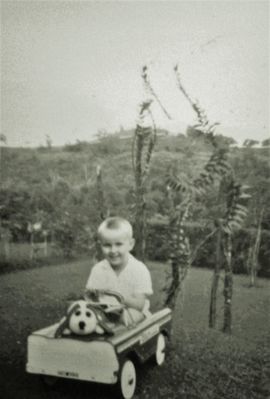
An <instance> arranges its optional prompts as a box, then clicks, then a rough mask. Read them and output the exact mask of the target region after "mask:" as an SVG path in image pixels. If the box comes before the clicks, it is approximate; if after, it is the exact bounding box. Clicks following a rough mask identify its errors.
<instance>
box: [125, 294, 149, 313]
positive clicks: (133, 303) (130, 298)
mask: <svg viewBox="0 0 270 399" xmlns="http://www.w3.org/2000/svg"><path fill="white" fill-rule="evenodd" d="M146 298H147V296H146V295H145V294H133V295H126V296H125V297H124V300H123V302H124V305H126V306H128V307H129V308H133V309H137V310H139V311H142V310H143V308H144V305H145V300H146Z"/></svg>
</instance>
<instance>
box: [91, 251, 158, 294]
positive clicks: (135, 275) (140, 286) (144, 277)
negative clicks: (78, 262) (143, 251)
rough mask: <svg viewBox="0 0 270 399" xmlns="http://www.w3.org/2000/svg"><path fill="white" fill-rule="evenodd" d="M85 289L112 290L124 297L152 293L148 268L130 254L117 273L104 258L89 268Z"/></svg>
mask: <svg viewBox="0 0 270 399" xmlns="http://www.w3.org/2000/svg"><path fill="white" fill-rule="evenodd" d="M86 289H100V290H112V291H116V292H118V293H119V294H121V295H123V296H124V297H125V296H126V295H132V294H145V295H151V294H153V289H152V281H151V276H150V273H149V270H148V269H147V267H146V266H145V264H144V263H142V262H140V261H139V260H137V259H136V258H134V256H132V255H131V254H129V258H128V263H127V265H126V267H125V268H124V269H123V270H122V271H121V272H120V274H118V275H117V274H116V273H115V271H114V270H113V268H112V267H111V265H110V264H109V262H108V261H107V260H106V259H104V260H102V261H101V262H99V263H97V264H96V265H95V266H94V267H93V269H92V270H91V273H90V276H89V278H88V281H87V284H86Z"/></svg>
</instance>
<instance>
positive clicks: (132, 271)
mask: <svg viewBox="0 0 270 399" xmlns="http://www.w3.org/2000/svg"><path fill="white" fill-rule="evenodd" d="M98 238H99V242H100V245H101V249H102V253H103V255H104V258H105V259H104V260H102V261H101V262H99V263H97V264H96V265H95V266H94V267H93V269H92V270H91V273H90V276H89V278H88V281H87V284H86V295H87V291H93V290H111V291H115V292H117V293H119V294H121V296H122V297H123V304H124V305H126V306H127V308H128V309H129V310H130V311H131V314H132V318H133V320H134V321H138V320H139V319H140V317H141V312H142V313H145V314H146V313H147V310H148V308H149V300H148V299H147V298H148V296H149V295H151V294H152V293H153V290H152V282H151V276H150V273H149V271H148V269H147V267H146V266H145V265H144V264H143V263H142V262H140V261H138V260H137V259H136V258H134V256H132V255H131V254H130V251H131V250H132V249H133V247H134V244H135V241H134V238H133V231H132V227H131V225H130V223H129V222H128V221H127V220H126V219H123V218H121V217H110V218H108V219H106V220H104V221H103V222H102V223H101V225H100V226H99V228H98Z"/></svg>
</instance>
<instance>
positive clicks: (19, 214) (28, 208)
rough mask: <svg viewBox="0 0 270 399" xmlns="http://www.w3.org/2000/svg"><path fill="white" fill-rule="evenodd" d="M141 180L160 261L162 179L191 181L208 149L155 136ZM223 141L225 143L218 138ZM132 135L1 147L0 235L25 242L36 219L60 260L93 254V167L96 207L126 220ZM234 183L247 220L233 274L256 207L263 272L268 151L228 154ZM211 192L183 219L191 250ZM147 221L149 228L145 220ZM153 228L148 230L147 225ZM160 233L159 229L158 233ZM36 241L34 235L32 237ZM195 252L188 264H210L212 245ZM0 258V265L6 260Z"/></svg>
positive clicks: (150, 248) (243, 256) (240, 268)
mask: <svg viewBox="0 0 270 399" xmlns="http://www.w3.org/2000/svg"><path fill="white" fill-rule="evenodd" d="M160 133H161V134H160V135H159V137H158V141H157V144H156V147H155V151H154V154H153V161H152V165H151V170H150V175H149V178H148V182H147V195H146V206H147V218H148V221H149V228H148V234H149V235H148V240H147V254H148V257H150V258H152V259H156V260H164V259H168V257H169V253H168V248H167V247H166V238H165V239H162V240H161V236H162V235H163V236H164V234H165V236H166V231H165V233H164V223H163V219H164V216H166V214H167V209H168V193H167V189H166V174H167V173H168V169H169V168H173V169H174V170H175V171H177V173H178V175H180V176H182V177H183V178H184V179H186V180H189V179H194V177H196V175H198V174H199V172H200V171H201V169H202V168H203V166H204V164H205V163H206V162H207V160H208V158H209V156H210V154H211V148H210V147H209V144H208V143H207V142H205V141H204V139H203V137H193V136H192V135H187V136H185V135H182V134H179V135H178V136H172V135H169V134H166V132H160ZM220 140H221V141H224V144H226V143H228V141H229V140H230V139H228V138H227V137H223V136H220ZM131 150H132V137H129V136H128V135H127V136H124V137H123V136H120V135H117V134H115V135H104V136H103V137H100V138H99V139H98V140H97V141H95V142H91V143H88V142H79V141H78V142H77V143H75V144H68V145H66V146H64V147H58V148H56V147H40V148H34V149H31V148H4V147H2V148H1V169H2V175H1V188H0V205H1V206H0V217H1V232H2V237H3V236H4V235H5V234H6V232H7V230H8V231H9V232H10V239H11V241H13V242H29V240H30V234H29V223H32V224H34V223H37V222H41V223H42V227H43V229H42V230H43V231H44V230H45V231H46V232H47V234H48V240H49V242H50V243H51V244H52V245H54V246H55V248H57V249H58V251H61V252H62V254H63V255H64V256H67V257H72V256H76V255H78V254H82V253H84V252H85V253H87V252H89V251H91V250H93V245H94V239H95V231H96V227H97V225H98V223H99V222H100V220H101V215H100V213H101V209H100V192H99V190H98V185H97V176H96V168H97V166H100V167H101V171H102V191H103V196H104V207H105V209H106V210H107V212H108V213H110V214H121V215H123V216H125V217H127V218H128V219H130V220H131V221H132V220H133V218H134V175H133V168H132V161H131ZM230 161H231V163H232V165H233V167H234V169H235V173H236V178H237V179H238V180H239V182H241V183H242V184H247V185H249V186H250V189H249V190H250V194H251V195H252V197H251V200H250V202H249V215H248V219H247V220H246V224H245V226H244V228H242V230H241V231H240V232H239V233H237V236H236V237H235V240H234V254H235V256H234V271H236V272H246V267H247V265H246V261H247V256H248V249H249V247H250V245H251V244H252V243H253V242H254V239H255V236H256V231H257V227H258V226H257V224H258V217H259V215H260V213H261V212H262V210H263V218H262V240H261V244H260V251H259V268H260V271H259V273H260V274H261V275H262V276H269V275H270V265H269V260H268V259H269V255H270V250H269V245H268V242H269V237H270V234H269V231H270V205H269V204H270V190H269V186H270V185H269V183H270V173H269V171H270V167H269V148H267V147H265V148H251V147H250V148H249V147H244V148H237V147H233V148H231V150H230ZM217 195H218V190H217V187H215V186H213V188H212V189H211V190H210V191H209V192H208V194H207V195H206V196H204V197H203V198H201V199H199V200H198V201H197V202H196V204H195V205H194V209H193V219H192V222H189V226H188V227H189V231H190V238H191V245H192V246H193V247H195V246H196V245H197V244H198V242H199V241H200V240H201V238H202V237H203V236H204V235H205V234H206V233H207V231H209V229H211V224H213V220H214V218H215V217H216V214H217V212H218V208H217V205H216V204H217ZM153 221H154V223H153ZM151 226H154V227H151ZM165 230H166V229H165ZM35 239H36V240H40V241H42V239H43V238H42V236H40V237H39V236H38V234H37V235H36V237H35ZM214 239H215V238H214V237H213V239H212V241H211V240H209V241H208V242H207V243H206V244H205V245H204V246H203V247H202V248H201V249H200V250H199V251H198V253H197V257H196V259H195V262H194V264H195V265H197V266H203V267H211V266H212V265H213V263H214V258H213V252H214V247H213V245H214V242H213V240H214ZM7 261H8V260H7V259H4V260H3V259H2V260H1V262H2V263H3V262H7Z"/></svg>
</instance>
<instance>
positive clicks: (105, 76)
mask: <svg viewBox="0 0 270 399" xmlns="http://www.w3.org/2000/svg"><path fill="white" fill-rule="evenodd" d="M176 64H178V66H179V71H180V73H181V79H182V83H183V85H184V86H185V88H186V89H187V91H188V92H189V93H190V95H191V96H192V97H193V98H194V99H198V100H199V102H200V104H201V106H202V107H203V108H204V109H205V111H206V112H207V115H208V118H209V119H210V120H211V121H212V122H213V123H214V122H219V123H220V127H219V129H218V132H220V133H222V134H226V135H228V136H231V137H233V138H234V139H235V140H237V141H238V142H242V141H243V140H244V139H245V138H253V139H257V140H259V141H260V140H263V139H265V138H268V137H269V109H270V104H269V71H270V69H269V2H268V1H254V2H252V1H233V2H230V1H221V0H219V1H218V0H216V1H174V2H173V1H110V2H104V1H96V2H94V1H77V0H73V1H57V0H51V1H39V0H35V1H18V2H17V1H2V2H1V118H0V120H1V126H0V127H1V134H4V135H5V136H6V138H7V143H8V145H10V146H28V145H31V146H39V145H44V144H45V143H46V135H48V136H49V137H50V138H51V140H52V143H53V145H63V144H66V143H73V142H76V140H81V141H83V140H86V141H88V140H91V138H93V137H94V136H95V135H96V134H97V132H98V131H107V132H114V131H117V130H119V129H120V127H121V126H122V127H123V128H126V129H129V128H134V127H135V125H136V121H137V112H138V106H139V104H140V102H141V101H142V100H143V99H144V98H145V93H144V88H143V84H142V79H141V69H142V66H143V65H148V68H149V76H150V79H151V82H152V85H153V87H154V89H155V91H156V93H157V94H158V96H159V98H160V100H161V101H162V103H163V105H164V106H165V108H166V110H167V111H168V113H169V114H170V115H171V119H168V118H167V117H166V115H165V114H164V113H163V112H162V110H161V109H160V108H159V107H158V105H157V104H156V105H154V106H153V114H154V118H155V121H156V124H157V125H158V126H160V127H163V128H166V129H168V130H170V131H172V132H173V133H179V132H182V133H183V132H184V131H185V128H186V126H187V125H190V124H192V123H194V120H195V116H194V113H193V111H192V109H191V108H190V105H189V104H188V103H187V101H186V100H185V98H184V97H183V95H182V94H181V92H180V91H179V89H178V88H177V84H176V78H175V74H174V70H173V68H174V66H175V65H176Z"/></svg>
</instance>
